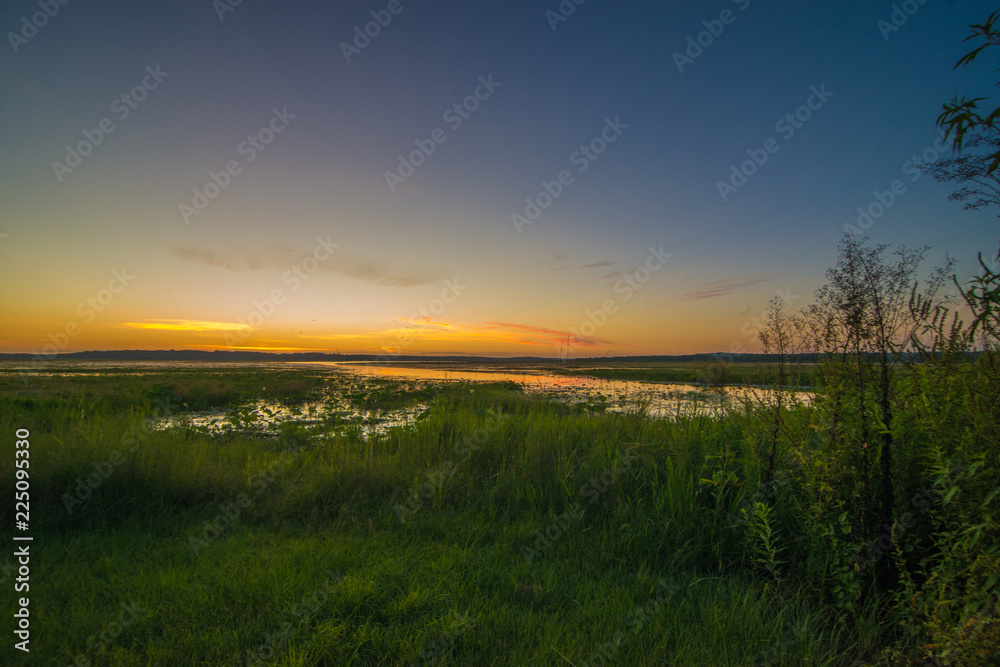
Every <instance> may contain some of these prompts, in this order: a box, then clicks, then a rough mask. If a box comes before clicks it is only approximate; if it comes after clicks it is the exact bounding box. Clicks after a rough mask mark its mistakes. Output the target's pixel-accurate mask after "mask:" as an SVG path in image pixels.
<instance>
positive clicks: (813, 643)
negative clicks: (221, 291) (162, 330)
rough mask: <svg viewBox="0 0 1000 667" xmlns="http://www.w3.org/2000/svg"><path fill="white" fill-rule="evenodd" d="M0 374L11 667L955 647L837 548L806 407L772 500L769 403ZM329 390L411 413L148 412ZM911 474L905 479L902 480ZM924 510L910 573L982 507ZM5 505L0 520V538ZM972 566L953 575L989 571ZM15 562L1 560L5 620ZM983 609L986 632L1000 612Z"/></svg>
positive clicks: (736, 657) (828, 475)
mask: <svg viewBox="0 0 1000 667" xmlns="http://www.w3.org/2000/svg"><path fill="white" fill-rule="evenodd" d="M0 389H2V392H0V432H3V433H5V434H7V436H6V438H7V441H8V442H10V443H11V445H10V446H8V447H6V449H5V451H6V452H7V455H6V456H5V457H4V458H3V460H0V475H2V477H3V478H4V479H5V480H12V479H14V476H15V468H14V451H15V450H14V447H13V440H14V439H15V436H14V434H15V431H16V430H17V429H28V430H29V431H30V438H29V440H30V469H29V470H30V478H29V479H30V498H31V512H30V515H31V521H30V534H31V535H32V536H33V538H34V541H33V542H31V543H30V551H31V560H30V593H24V595H28V596H29V597H30V605H29V609H30V614H31V616H30V631H31V635H30V636H31V641H30V648H31V652H30V654H26V655H25V654H22V652H20V651H16V650H15V649H14V648H13V644H14V642H15V641H16V639H11V638H12V637H14V635H12V634H11V633H10V632H8V633H7V637H8V640H7V641H6V642H5V645H4V647H3V649H2V650H3V655H4V656H5V657H4V658H3V661H2V662H3V664H20V663H15V662H14V661H15V660H21V661H24V662H26V663H27V664H46V665H49V664H60V665H87V664H94V665H146V664H155V665H236V664H265V663H266V664H276V665H412V664H417V665H576V666H577V667H582V666H584V665H605V664H621V665H654V664H655V665H659V664H692V665H697V664H713V665H749V664H754V665H763V664H772V665H802V664H815V665H843V664H866V663H872V664H874V663H876V662H884V663H886V664H888V663H889V662H891V661H893V660H904V661H905V660H909V659H910V658H914V659H916V658H917V657H920V655H921V653H924V654H926V650H925V648H924V645H925V644H927V643H928V642H930V641H931V639H934V640H935V641H936V640H942V639H948V638H951V641H952V642H953V644H954V643H956V642H958V643H959V644H960V643H961V641H962V639H961V637H959V638H957V639H956V638H954V637H952V635H951V634H949V630H948V627H950V626H948V627H946V628H945V629H943V630H940V631H938V633H937V634H936V635H933V637H931V639H926V640H925V639H924V638H923V637H922V636H920V635H919V632H918V630H919V631H921V632H932V631H933V630H934V629H933V628H930V630H928V629H927V628H928V625H927V623H929V621H925V620H924V619H923V617H922V616H920V614H919V613H918V612H919V610H918V608H917V605H916V603H915V602H914V603H913V604H911V605H910V607H911V609H910V611H907V606H906V605H905V604H901V600H902V598H900V597H899V595H903V594H905V595H910V596H916V597H914V598H913V599H914V600H916V599H917V598H920V596H922V595H929V594H930V593H931V592H932V591H931V588H929V587H927V586H926V585H924V584H923V583H922V582H921V581H918V580H914V582H912V583H911V584H909V585H910V586H911V588H905V585H904V586H903V587H901V588H899V589H898V590H899V591H900V593H899V594H896V593H890V594H886V593H874V592H872V584H871V575H872V568H867V569H866V568H865V566H864V563H862V566H861V567H858V565H857V560H856V559H855V558H854V556H853V554H854V553H855V552H854V551H852V549H853V548H854V547H855V546H857V540H854V539H853V537H851V535H850V530H851V525H852V521H853V516H854V514H855V512H854V510H853V509H852V508H851V507H850V506H849V505H848V504H845V498H847V497H849V495H850V492H849V490H848V488H847V482H846V480H845V477H846V476H847V473H845V472H844V470H843V469H842V466H843V465H844V463H845V462H847V461H848V458H844V457H840V456H839V455H837V456H834V455H832V454H831V453H830V452H828V451H825V449H824V447H823V444H822V442H821V441H820V440H818V439H817V437H816V434H817V433H818V432H821V431H820V430H819V429H820V427H821V426H822V419H821V417H822V408H821V407H817V408H808V409H807V408H800V409H796V410H792V411H786V413H785V414H784V415H783V418H782V419H783V421H782V424H783V426H782V428H783V429H784V430H783V431H782V435H781V438H780V440H779V442H778V460H779V462H780V465H779V467H778V469H777V470H776V475H775V478H774V484H773V486H772V487H769V488H773V489H776V491H775V492H773V493H772V495H770V496H768V495H766V494H762V492H761V489H762V488H763V487H762V486H761V477H762V474H763V470H764V463H763V462H764V461H765V460H766V451H767V442H768V436H769V433H770V432H771V430H772V429H771V423H770V421H769V420H770V419H771V417H770V416H771V414H772V412H773V411H771V410H765V409H764V408H761V409H753V408H751V407H747V408H744V409H743V410H741V411H739V412H734V413H731V414H730V415H728V416H727V417H725V418H722V419H709V418H707V417H697V418H694V417H692V418H681V419H676V420H666V419H650V418H648V417H646V416H644V415H642V414H636V413H624V414H623V413H613V412H607V413H596V414H595V413H592V412H590V411H585V410H581V409H578V408H574V407H572V406H567V405H564V404H560V403H557V402H551V401H545V400H543V399H539V398H532V397H529V396H526V395H525V394H524V393H523V392H522V391H521V390H520V388H519V387H517V386H516V385H511V384H509V383H508V384H491V385H487V384H475V385H472V384H450V385H433V386H422V387H412V386H405V387H404V386H403V383H392V382H385V381H381V382H373V383H367V384H365V383H362V384H360V385H359V384H358V383H356V382H354V381H353V380H351V381H348V380H344V379H343V378H338V377H335V376H331V375H329V374H320V373H318V372H309V371H291V370H288V371H282V372H267V373H264V372H262V371H260V370H246V371H240V370H233V369H227V370H225V371H224V372H219V373H217V372H208V371H205V372H191V371H178V372H170V373H150V374H145V375H136V374H132V373H126V372H111V373H108V374H106V375H101V376H90V375H82V374H67V375H65V376H62V377H55V376H53V377H42V376H39V377H37V378H33V379H31V381H30V382H28V383H27V384H25V383H24V382H22V380H21V379H20V378H19V377H18V376H17V375H16V374H9V373H8V374H4V375H2V376H0ZM344 395H346V396H349V397H350V398H349V400H350V402H351V403H352V404H355V405H358V406H360V407H361V408H363V410H364V411H365V414H366V418H368V419H370V420H376V421H377V419H378V415H379V414H382V413H383V412H387V411H390V410H393V409H398V408H402V407H406V406H407V405H415V404H420V405H426V406H428V407H427V409H426V410H424V411H423V412H421V414H420V415H419V417H418V418H417V419H415V420H413V421H412V422H411V423H410V424H409V425H407V426H403V427H392V428H388V429H386V430H384V431H382V432H378V433H375V434H373V435H370V436H368V437H365V436H364V435H363V432H362V430H361V429H360V427H359V426H358V425H357V424H356V423H354V422H352V421H351V420H347V421H346V422H345V421H344V420H330V419H325V420H323V419H321V420H316V421H313V422H308V423H300V422H297V421H295V420H291V421H287V422H285V423H283V424H281V425H279V426H278V427H277V428H276V429H273V430H271V431H268V432H261V431H260V430H255V429H253V428H244V427H239V426H237V427H233V428H230V429H224V430H220V431H217V432H215V431H210V430H205V429H194V428H184V427H172V428H167V429H163V430H157V429H154V428H151V427H150V424H151V422H152V421H153V420H156V419H162V418H163V417H165V416H170V417H174V418H176V417H179V416H183V415H184V414H185V413H186V412H188V411H191V410H196V409H197V410H203V409H208V408H219V409H224V408H230V409H237V408H239V406H241V405H244V404H246V402H248V401H253V400H258V399H272V400H276V401H279V402H282V403H284V404H296V403H302V402H305V401H307V400H309V401H317V400H319V401H322V400H330V399H331V397H334V396H344ZM940 409H941V410H945V409H947V406H944V407H941V408H940ZM913 437H914V438H923V437H925V436H924V435H923V434H917V433H916V432H914V434H913ZM903 458H904V460H905V458H906V457H905V456H904V457H903ZM991 465H992V462H991ZM918 467H919V466H917V464H916V463H914V464H913V466H912V467H910V468H905V469H904V470H911V471H916V470H918ZM980 470H981V471H982V472H986V470H992V468H989V467H988V466H987V468H985V469H984V468H980ZM991 474H992V472H991ZM914 475H916V473H914ZM927 479H930V478H929V477H928V478H927ZM838 480H839V481H840V483H843V484H844V486H845V488H844V489H843V490H841V489H838V488H836V486H837V484H838ZM970 480H971V481H972V482H975V483H976V484H978V483H980V482H981V481H983V478H980V477H977V478H975V479H972V477H970ZM921 483H923V480H920V479H917V478H916V477H914V479H908V480H905V481H902V480H901V485H905V486H906V487H907V488H905V489H903V488H901V490H900V493H901V495H904V494H906V493H908V492H909V487H911V486H912V487H917V486H919V485H920V484H921ZM930 488H932V489H935V488H936V487H933V486H932V487H930ZM976 488H977V487H974V486H970V487H969V488H968V489H966V488H965V487H963V489H964V490H963V491H962V492H961V493H962V494H963V497H966V498H971V497H972V496H973V494H975V493H977V491H976ZM929 497H931V498H932V499H933V500H934V502H935V503H938V502H939V500H940V494H938V493H937V491H934V492H933V493H932V494H931V495H930V496H929ZM762 500H763V501H766V502H762ZM934 507H935V509H934V510H933V512H934V514H933V516H929V517H928V518H927V520H926V521H925V520H924V518H923V517H921V518H920V521H919V523H918V524H917V525H916V527H914V528H911V529H910V530H909V531H908V532H907V533H906V535H905V538H906V539H905V540H901V544H902V543H903V542H905V547H906V548H907V549H908V554H907V555H901V556H900V559H901V562H908V561H907V560H906V559H907V558H910V557H911V556H917V555H919V556H923V557H926V558H930V559H933V558H935V554H937V553H940V549H939V548H938V547H937V546H935V545H936V544H937V542H936V540H937V539H939V537H940V536H939V533H940V532H942V531H945V532H946V530H952V529H954V528H955V526H958V525H959V523H958V522H959V521H972V519H971V518H970V517H952V518H949V517H951V514H949V512H950V510H948V509H946V508H944V507H941V508H938V507H937V505H935V506H934ZM963 507H964V506H963ZM13 514H14V507H13V503H12V502H8V503H5V504H4V506H3V507H0V516H2V518H3V525H5V526H13V522H14V516H13ZM932 518H933V521H932V520H931V519H932ZM946 519H947V521H946ZM948 521H951V522H952V523H948ZM989 521H993V519H989ZM981 530H985V533H984V535H983V539H984V541H985V540H988V539H990V538H989V537H988V536H989V535H992V534H993V532H994V531H995V522H994V523H991V524H989V525H988V526H986V527H985V528H981ZM12 532H16V531H13V530H12ZM911 537H912V541H910V538H911ZM862 546H863V545H862ZM909 550H913V553H912V554H911V553H909ZM976 553H977V554H978V552H976ZM977 557H978V555H977ZM990 557H991V556H989V554H988V553H987V554H986V555H984V556H983V557H982V558H983V559H985V560H983V559H980V560H979V561H977V563H979V565H978V566H976V567H973V568H972V569H970V570H969V571H968V572H966V573H965V575H964V576H966V578H968V577H972V578H973V580H974V581H977V582H980V583H981V580H983V579H985V577H987V576H989V575H988V574H984V570H983V568H984V567H989V566H990V565H989V563H994V564H995V562H996V559H995V557H993V558H994V560H993V561H990V560H989V558H990ZM886 558H894V556H893V555H892V554H887V555H886ZM917 569H919V568H917ZM920 571H921V572H924V573H928V572H931V569H929V568H927V567H925V568H924V569H923V570H920ZM940 575H941V576H945V575H944V571H943V570H942V571H941V573H940ZM16 576H17V572H16V564H14V559H13V558H11V557H0V579H2V581H3V586H4V588H5V589H6V590H7V591H8V596H7V597H6V599H7V600H8V601H9V602H8V605H7V608H8V609H12V608H13V606H14V599H15V598H16V597H18V596H20V595H21V594H15V593H13V592H11V591H12V589H13V585H14V581H15V578H16ZM921 576H922V575H921ZM919 578H920V577H917V579H919ZM922 585H923V586H924V588H921V586H922ZM987 588H989V587H987ZM925 589H926V592H923V591H925ZM934 590H937V589H934ZM948 590H949V591H951V590H952V589H948ZM921 609H922V607H921ZM976 609H977V610H978V613H979V616H978V617H977V618H980V619H982V618H986V619H987V621H986V625H985V627H986V628H987V631H988V632H992V633H993V635H990V634H988V633H987V635H986V637H987V638H989V637H993V641H994V642H995V637H996V625H995V615H993V616H991V615H990V614H991V613H992V612H990V611H983V609H982V608H980V607H977V608H976ZM959 611H960V610H957V609H956V614H958V615H957V616H956V617H955V619H954V623H955V624H956V625H955V628H956V632H957V631H958V630H957V628H960V624H961V623H966V625H968V622H969V618H968V614H966V615H965V616H962V615H961V614H960V613H959ZM6 616H7V619H8V620H7V623H8V624H9V627H10V625H12V619H11V616H10V614H7V615H6ZM935 619H936V620H941V621H942V622H947V620H948V619H947V618H945V617H943V616H940V615H939V616H937V617H935ZM942 619H944V620H942ZM990 623H993V624H992V625H990ZM980 625H982V623H980ZM977 627H978V626H977ZM966 630H967V634H968V632H969V631H968V628H966ZM952 634H955V633H952ZM974 636H975V637H976V638H977V641H980V640H981V639H982V635H974ZM962 647H964V645H961V646H960V647H959V648H962ZM940 664H950V663H947V662H942V663H940ZM954 664H974V663H954ZM984 664H985V663H984Z"/></svg>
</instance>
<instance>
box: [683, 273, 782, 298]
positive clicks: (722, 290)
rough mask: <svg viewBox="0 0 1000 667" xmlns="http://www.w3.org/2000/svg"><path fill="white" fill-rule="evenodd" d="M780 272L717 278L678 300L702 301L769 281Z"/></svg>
mask: <svg viewBox="0 0 1000 667" xmlns="http://www.w3.org/2000/svg"><path fill="white" fill-rule="evenodd" d="M777 275H778V274H776V273H769V274H766V275H763V276H757V277H746V278H728V279H726V280H716V281H714V282H710V283H705V284H704V285H702V286H701V289H698V290H695V291H693V292H688V293H686V294H682V295H681V296H679V297H677V301H701V300H702V299H714V298H715V297H717V296H725V295H726V294H729V293H731V292H735V291H736V290H738V289H740V288H743V287H749V286H750V285H756V284H758V283H763V282H767V281H768V280H771V279H773V278H774V277H776V276H777Z"/></svg>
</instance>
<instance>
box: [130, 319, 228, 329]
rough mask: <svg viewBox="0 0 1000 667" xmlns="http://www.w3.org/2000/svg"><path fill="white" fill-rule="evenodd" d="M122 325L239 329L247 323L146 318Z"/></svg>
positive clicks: (152, 327)
mask: <svg viewBox="0 0 1000 667" xmlns="http://www.w3.org/2000/svg"><path fill="white" fill-rule="evenodd" d="M122 326H125V327H129V328H131V329H157V330H160V331H238V330H239V329H241V328H243V327H245V326H246V325H243V324H235V323H232V322H202V321H199V320H146V321H144V322H123V323H122Z"/></svg>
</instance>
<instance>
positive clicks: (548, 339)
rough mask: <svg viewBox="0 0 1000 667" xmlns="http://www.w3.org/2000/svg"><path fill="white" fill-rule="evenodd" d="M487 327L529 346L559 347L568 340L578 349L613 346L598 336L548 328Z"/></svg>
mask: <svg viewBox="0 0 1000 667" xmlns="http://www.w3.org/2000/svg"><path fill="white" fill-rule="evenodd" d="M485 326H486V327H488V328H489V329H492V330H494V331H496V332H498V333H501V334H502V333H507V334H509V335H511V336H513V337H515V338H516V339H517V342H519V343H523V344H527V345H557V344H559V343H561V342H564V341H566V340H567V339H570V338H572V339H573V344H574V346H576V347H593V346H595V345H610V344H613V343H612V341H610V340H605V339H604V338H597V337H596V336H591V337H589V338H588V337H584V336H578V337H574V335H573V334H571V333H570V332H569V331H558V330H556V329H548V328H546V327H536V326H530V325H527V324H513V323H511V322H486V323H485Z"/></svg>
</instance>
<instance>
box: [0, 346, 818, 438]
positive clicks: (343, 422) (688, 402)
mask: <svg viewBox="0 0 1000 667" xmlns="http://www.w3.org/2000/svg"><path fill="white" fill-rule="evenodd" d="M469 366H470V367H463V366H462V365H461V364H457V363H455V362H448V363H442V364H434V363H423V364H420V365H414V364H413V363H412V362H406V363H372V362H230V363H214V362H168V361H68V362H66V361H63V362H49V363H47V364H45V365H43V366H39V365H33V364H32V363H31V362H27V363H23V362H21V363H19V362H0V372H7V373H18V372H20V371H27V372H29V373H30V374H31V375H37V376H41V377H44V376H78V375H110V374H114V373H127V374H140V375H150V374H161V373H169V372H177V371H187V372H214V373H226V372H228V371H239V370H262V371H267V370H310V371H317V372H319V373H322V374H328V375H329V377H330V380H331V383H330V387H329V389H328V390H327V391H326V393H325V395H323V396H320V397H316V400H311V399H310V400H308V401H306V402H305V403H303V404H301V405H298V406H287V405H282V404H281V403H277V402H272V401H260V400H258V401H252V402H249V403H247V404H244V405H242V406H239V407H238V408H234V409H230V410H214V411H205V412H198V413H185V414H184V415H175V416H173V417H170V418H167V419H163V420H160V421H159V422H157V426H158V427H159V428H170V427H176V426H184V427H187V428H195V429H199V430H206V431H220V430H224V429H244V428H252V429H257V430H264V431H273V430H276V429H278V428H280V425H281V424H282V423H284V422H288V421H295V422H298V423H301V424H303V425H306V426H311V425H319V424H321V423H325V424H327V425H330V424H337V425H340V426H344V427H345V428H347V427H354V428H358V429H359V430H360V431H361V432H362V433H363V434H365V435H368V434H371V433H375V432H381V431H384V430H386V429H387V428H389V427H392V426H401V425H406V424H408V423H412V421H413V420H414V419H416V417H417V416H418V415H419V414H420V413H421V412H423V411H424V410H425V409H426V408H427V407H428V406H426V405H420V404H418V405H414V406H410V407H407V408H405V409H400V410H392V411H365V410H359V409H358V408H357V407H355V406H352V405H351V404H350V403H349V402H348V401H347V400H346V398H345V397H344V391H343V390H344V389H351V390H356V389H364V388H365V387H366V386H368V385H370V384H372V383H373V381H378V380H394V381H399V382H403V383H406V384H407V385H409V386H410V387H411V388H413V387H420V386H425V385H428V384H431V385H433V384H439V383H446V382H515V383H517V384H519V385H521V386H522V387H523V388H524V391H525V392H526V393H528V394H533V395H542V396H546V397H548V398H552V399H555V400H558V401H563V402H566V403H570V404H582V405H586V406H588V407H589V408H591V409H605V410H608V411H611V412H621V411H642V412H645V413H646V414H648V415H650V416H652V417H667V418H670V417H677V416H681V415H715V414H719V413H720V412H722V411H724V410H726V409H731V408H739V407H742V406H743V405H744V403H745V402H747V401H751V402H753V403H754V404H761V403H765V404H771V403H772V402H773V401H774V400H775V392H774V391H772V390H769V389H762V388H746V387H722V388H717V389H712V390H709V389H706V388H703V387H700V386H697V385H690V384H665V383H656V382H639V381H625V380H605V379H598V378H591V377H586V376H581V375H563V374H561V373H558V372H553V371H551V370H545V367H544V366H542V367H529V366H524V367H517V366H516V365H514V364H511V365H510V366H501V365H499V364H497V365H489V364H481V363H477V364H475V365H474V366H475V368H471V366H473V364H470V365H469ZM29 377H30V376H29ZM788 397H789V398H791V400H793V401H796V402H800V403H803V404H807V403H809V401H810V400H811V398H812V395H811V394H809V393H808V392H791V393H789V394H788Z"/></svg>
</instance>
